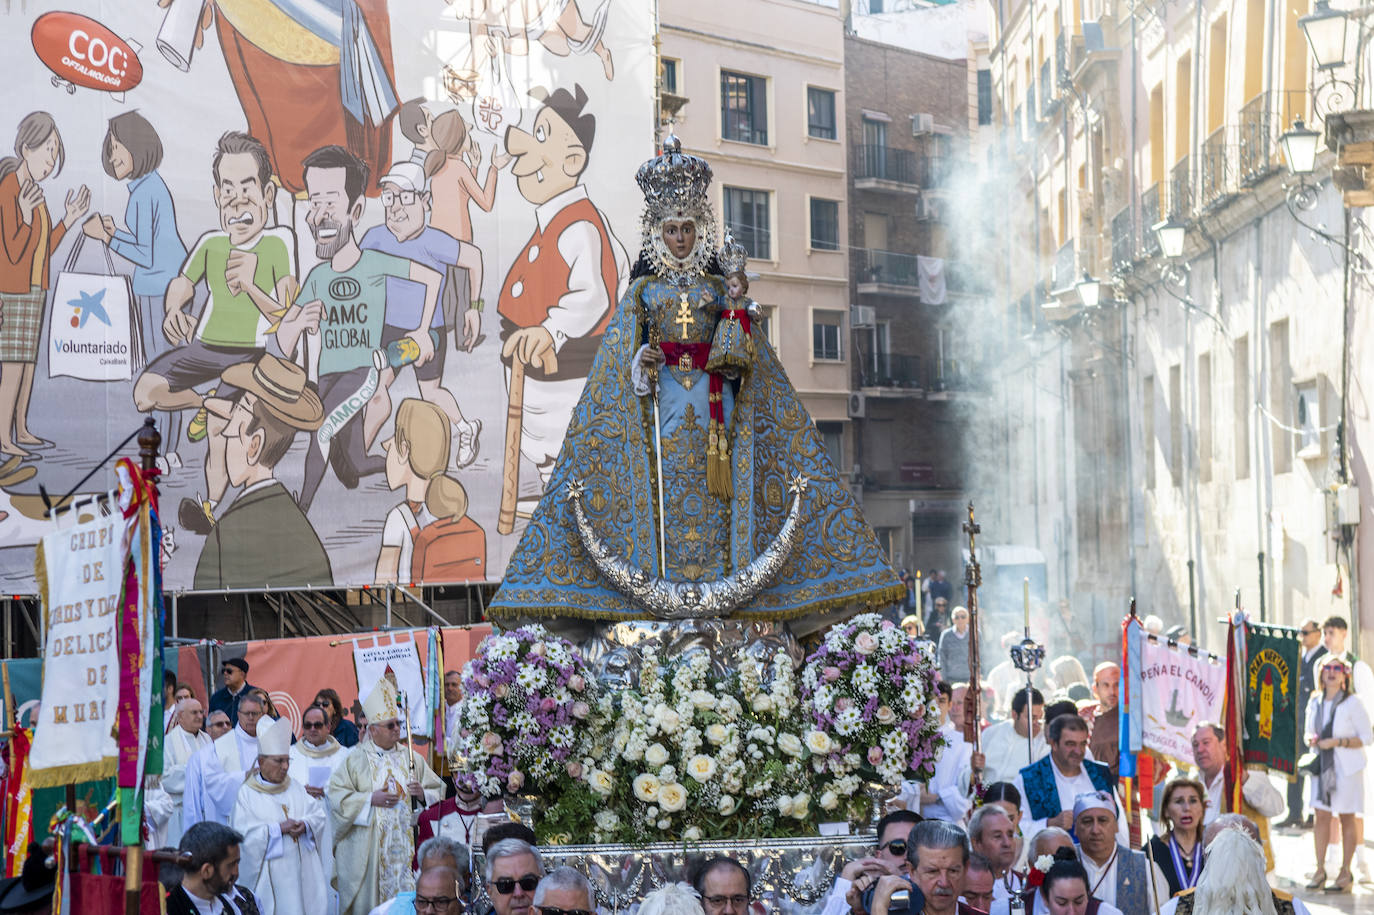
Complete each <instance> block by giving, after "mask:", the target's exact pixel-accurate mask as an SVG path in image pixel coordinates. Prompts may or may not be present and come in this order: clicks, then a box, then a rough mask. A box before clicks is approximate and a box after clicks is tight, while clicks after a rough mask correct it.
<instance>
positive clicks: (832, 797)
mask: <svg viewBox="0 0 1374 915" xmlns="http://www.w3.org/2000/svg"><path fill="white" fill-rule="evenodd" d="M820 805H821V809H822V810H834V809H835V808H836V807H838V806H840V799H839V797H837V796H836V794H835V792H833V791H827V792H825V793H824V794H822V795H821V799H820Z"/></svg>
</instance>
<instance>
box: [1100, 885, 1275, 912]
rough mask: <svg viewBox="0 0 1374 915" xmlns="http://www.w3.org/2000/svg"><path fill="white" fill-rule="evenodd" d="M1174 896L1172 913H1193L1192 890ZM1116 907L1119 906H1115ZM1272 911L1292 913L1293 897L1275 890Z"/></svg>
mask: <svg viewBox="0 0 1374 915" xmlns="http://www.w3.org/2000/svg"><path fill="white" fill-rule="evenodd" d="M1174 898H1175V899H1177V900H1178V905H1177V906H1176V907H1175V908H1174V915H1193V890H1191V889H1188V890H1184V891H1183V892H1181V893H1179V894H1178V895H1177V896H1175V897H1174ZM1117 908H1121V907H1120V906H1117ZM1123 911H1124V909H1123ZM1274 911H1275V912H1277V913H1278V915H1294V909H1293V897H1292V896H1289V895H1288V894H1287V893H1280V892H1278V891H1277V890H1275V891H1274Z"/></svg>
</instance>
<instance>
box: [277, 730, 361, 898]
mask: <svg viewBox="0 0 1374 915" xmlns="http://www.w3.org/2000/svg"><path fill="white" fill-rule="evenodd" d="M347 756H348V748H347V747H344V746H342V745H341V744H340V743H339V742H338V741H337V740H335V739H334V737H333V736H332V735H331V734H330V733H329V717H328V716H327V715H326V714H325V710H324V709H323V708H321V707H320V706H318V705H312V706H310V707H309V708H307V709H306V710H305V711H304V712H303V713H302V714H301V739H300V740H299V741H298V742H297V743H294V744H292V745H291V765H290V769H289V771H288V773H287V774H289V775H290V776H291V781H292V782H295V783H296V784H298V785H302V786H304V788H305V793H306V794H308V795H310V797H311V798H312V799H313V802H314V804H315V806H317V807H319V808H320V809H321V810H322V811H324V822H325V831H324V835H323V837H322V838H320V839H319V840H318V841H319V843H320V846H321V847H322V848H323V849H324V855H323V857H324V867H325V873H324V876H325V882H326V883H328V884H331V885H332V884H333V882H334V830H333V827H332V826H331V825H330V823H329V798H328V797H327V796H326V795H325V788H326V787H327V786H328V785H329V779H330V778H331V777H333V775H334V772H335V770H337V769H338V768H339V767H340V766H342V765H343V761H344V759H345V757H347ZM329 895H330V900H329V902H330V908H329V911H330V913H331V915H332V913H335V912H338V910H339V900H338V894H336V893H335V892H334V890H333V889H332V888H331V889H330V891H329Z"/></svg>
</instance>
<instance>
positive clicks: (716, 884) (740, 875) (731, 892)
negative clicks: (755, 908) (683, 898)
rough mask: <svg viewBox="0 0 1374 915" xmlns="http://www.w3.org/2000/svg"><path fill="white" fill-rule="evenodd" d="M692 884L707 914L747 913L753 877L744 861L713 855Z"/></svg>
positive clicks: (742, 914)
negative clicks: (742, 862)
mask: <svg viewBox="0 0 1374 915" xmlns="http://www.w3.org/2000/svg"><path fill="white" fill-rule="evenodd" d="M692 886H693V887H694V888H695V889H696V891H697V894H698V895H699V896H701V903H702V909H703V910H704V911H705V912H706V915H745V913H746V912H748V911H749V895H750V892H751V891H752V890H753V880H752V879H751V878H750V876H749V871H748V870H747V869H746V868H745V866H744V865H743V864H740V863H739V862H738V861H736V860H735V859H734V858H727V857H725V856H724V855H721V856H719V857H715V858H712V859H711V860H709V861H707V862H706V863H705V864H703V865H702V866H701V869H700V870H698V871H697V874H696V878H695V879H694V880H693V881H692Z"/></svg>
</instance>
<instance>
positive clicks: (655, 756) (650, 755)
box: [644, 743, 668, 766]
mask: <svg viewBox="0 0 1374 915" xmlns="http://www.w3.org/2000/svg"><path fill="white" fill-rule="evenodd" d="M644 761H645V762H646V763H648V764H649V765H651V766H661V765H663V764H664V763H666V762H667V761H668V750H667V748H665V747H664V746H663V744H661V743H652V744H649V749H647V750H645V751H644Z"/></svg>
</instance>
